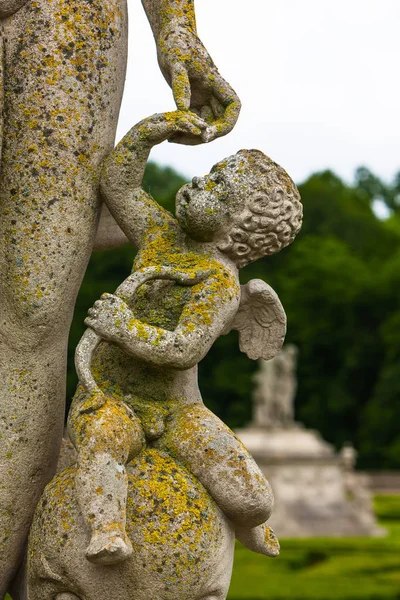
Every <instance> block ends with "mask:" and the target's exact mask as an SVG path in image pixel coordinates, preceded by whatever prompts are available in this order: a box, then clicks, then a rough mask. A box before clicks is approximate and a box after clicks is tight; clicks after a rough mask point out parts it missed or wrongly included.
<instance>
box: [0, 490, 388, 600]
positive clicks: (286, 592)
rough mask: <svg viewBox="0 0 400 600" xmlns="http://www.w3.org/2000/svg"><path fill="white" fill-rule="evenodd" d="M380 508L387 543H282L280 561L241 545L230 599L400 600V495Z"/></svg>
mask: <svg viewBox="0 0 400 600" xmlns="http://www.w3.org/2000/svg"><path fill="white" fill-rule="evenodd" d="M375 505H376V511H377V514H378V516H379V520H380V522H381V524H382V525H383V526H384V527H386V528H387V529H388V531H389V535H388V536H387V537H386V538H379V539H370V538H345V539H328V538H326V539H322V538H319V539H307V540H283V541H282V542H281V547H282V550H281V556H280V557H279V558H276V559H268V558H265V557H264V556H260V555H257V554H253V553H252V552H249V551H248V550H246V549H245V548H243V546H240V545H238V546H237V550H236V555H235V566H234V570H233V577H232V584H231V589H230V592H229V595H228V600H339V599H340V600H400V496H377V497H376V499H375ZM6 600H11V599H10V598H9V597H6Z"/></svg>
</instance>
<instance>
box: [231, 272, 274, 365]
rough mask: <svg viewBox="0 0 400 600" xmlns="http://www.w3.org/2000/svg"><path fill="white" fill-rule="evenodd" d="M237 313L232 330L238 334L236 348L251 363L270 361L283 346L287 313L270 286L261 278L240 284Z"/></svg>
mask: <svg viewBox="0 0 400 600" xmlns="http://www.w3.org/2000/svg"><path fill="white" fill-rule="evenodd" d="M241 288H242V293H241V300H240V306H239V310H238V312H237V313H236V316H235V318H234V320H233V323H232V324H231V326H230V327H231V329H236V330H237V331H238V332H239V347H240V350H241V351H242V352H244V353H245V354H247V356H248V357H249V358H251V359H252V360H256V359H258V358H263V359H264V360H270V359H271V358H273V357H274V356H276V354H278V352H279V351H280V349H281V348H282V346H283V342H284V340H285V335H286V314H285V311H284V309H283V306H282V304H281V301H280V300H279V298H278V295H277V294H276V292H274V290H273V289H272V287H271V286H269V285H268V284H267V283H265V281H262V280H261V279H252V280H251V281H249V283H247V284H246V285H242V286H241Z"/></svg>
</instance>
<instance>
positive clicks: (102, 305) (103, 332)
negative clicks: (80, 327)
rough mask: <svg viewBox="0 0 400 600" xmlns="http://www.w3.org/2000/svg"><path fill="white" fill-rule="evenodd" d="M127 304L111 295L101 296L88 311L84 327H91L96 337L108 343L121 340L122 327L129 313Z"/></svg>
mask: <svg viewBox="0 0 400 600" xmlns="http://www.w3.org/2000/svg"><path fill="white" fill-rule="evenodd" d="M130 312H131V311H130V309H129V307H128V305H127V304H125V302H124V301H123V300H121V298H118V297H117V296H113V295H112V294H103V295H102V296H101V298H100V300H97V301H96V302H95V303H94V305H93V307H92V308H90V309H89V311H88V317H86V319H85V325H87V326H88V327H91V329H93V330H94V331H95V332H96V333H97V335H99V336H100V337H101V338H103V339H104V340H107V341H108V342H118V341H119V340H120V339H121V332H122V327H123V325H124V323H125V322H126V319H127V314H128V313H130Z"/></svg>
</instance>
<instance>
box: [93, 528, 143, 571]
mask: <svg viewBox="0 0 400 600" xmlns="http://www.w3.org/2000/svg"><path fill="white" fill-rule="evenodd" d="M131 555H132V544H131V543H130V541H129V539H128V538H127V537H126V536H125V537H123V536H122V535H121V534H120V533H119V532H118V533H117V534H116V533H106V534H95V535H94V536H93V537H92V539H91V542H90V545H89V547H88V548H87V550H86V558H87V559H88V560H89V561H90V562H92V563H94V564H96V565H116V564H118V563H121V562H123V561H124V560H126V559H127V558H129V557H130V556H131Z"/></svg>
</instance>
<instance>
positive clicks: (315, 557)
mask: <svg viewBox="0 0 400 600" xmlns="http://www.w3.org/2000/svg"><path fill="white" fill-rule="evenodd" d="M375 505H376V511H377V514H378V516H379V519H380V522H381V524H382V525H383V526H384V527H386V528H387V529H388V531H389V535H388V537H386V538H380V539H370V538H342V539H328V538H326V539H322V538H319V539H307V540H283V541H282V542H281V555H280V557H279V558H276V559H266V558H264V557H263V556H259V555H257V554H252V553H251V552H249V551H248V550H246V549H245V548H243V546H238V547H237V551H236V555H235V566H234V570H233V577H232V584H231V588H230V592H229V596H228V599H229V600H267V599H268V600H284V599H285V600H338V599H340V600H361V599H362V600H399V599H400V496H378V497H376V499H375Z"/></svg>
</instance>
